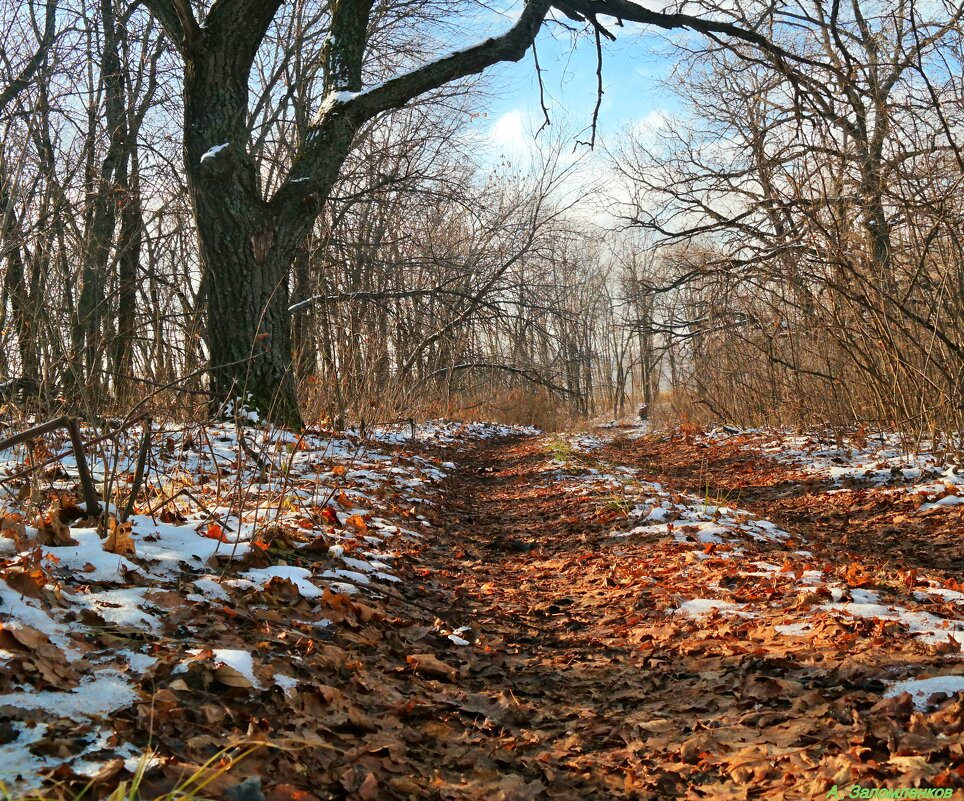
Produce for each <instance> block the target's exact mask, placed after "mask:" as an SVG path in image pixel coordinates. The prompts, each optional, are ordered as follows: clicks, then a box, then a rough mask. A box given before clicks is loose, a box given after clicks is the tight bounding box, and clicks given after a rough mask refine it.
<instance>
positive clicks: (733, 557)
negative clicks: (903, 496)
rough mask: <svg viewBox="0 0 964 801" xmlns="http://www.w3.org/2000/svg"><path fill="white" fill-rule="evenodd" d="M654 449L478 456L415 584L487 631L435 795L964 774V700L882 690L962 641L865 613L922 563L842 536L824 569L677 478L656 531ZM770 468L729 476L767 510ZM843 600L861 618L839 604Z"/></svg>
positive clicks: (703, 789) (441, 509) (584, 792)
mask: <svg viewBox="0 0 964 801" xmlns="http://www.w3.org/2000/svg"><path fill="white" fill-rule="evenodd" d="M656 442H657V440H655V439H654V440H648V441H642V442H626V441H619V440H617V441H616V442H615V443H613V444H610V445H608V446H605V447H603V448H602V449H601V450H600V451H599V452H598V453H595V454H594V453H592V452H585V451H581V450H579V449H574V448H572V446H571V444H569V442H568V441H567V440H566V439H564V438H553V437H532V438H522V439H511V440H501V441H495V442H492V441H489V442H484V443H480V444H478V445H476V446H473V447H472V448H471V449H469V450H466V451H464V452H462V453H461V454H460V455H459V462H460V463H461V464H462V465H463V466H464V467H463V469H462V470H460V471H459V472H457V473H456V474H455V476H453V477H452V478H451V479H450V480H449V483H448V487H447V490H446V492H445V494H444V496H443V499H442V503H441V504H440V505H439V506H438V507H437V510H436V514H435V516H434V519H433V526H434V528H433V529H432V532H433V533H432V534H431V535H430V536H428V537H426V541H425V544H424V545H423V546H422V547H420V548H419V549H418V558H417V563H418V564H420V565H422V566H423V568H422V569H421V572H420V573H419V574H418V577H417V578H416V579H415V580H413V581H410V582H407V583H406V586H407V587H409V588H410V589H409V590H408V591H407V592H406V594H408V595H409V596H411V597H413V600H415V602H416V603H418V604H419V605H420V606H421V607H422V608H432V609H435V610H437V614H438V617H439V619H440V620H441V621H442V622H443V625H444V626H446V627H448V628H449V629H455V628H456V627H457V626H466V625H467V626H469V627H470V631H468V632H464V631H463V632H462V633H461V635H462V636H464V637H466V638H469V639H474V638H475V637H478V640H477V642H475V647H474V648H471V647H469V646H465V647H457V648H455V649H453V651H452V652H451V653H448V654H442V653H441V652H439V655H440V656H441V658H442V659H443V660H445V661H446V663H447V664H453V665H457V673H453V674H452V675H451V676H449V677H448V678H449V679H450V681H451V683H452V684H454V685H456V686H455V687H452V686H448V687H446V689H445V690H444V694H446V695H450V694H451V693H452V692H455V693H457V694H458V695H459V699H460V700H458V701H455V702H452V703H448V704H447V705H443V706H444V708H443V709H439V708H438V707H436V708H435V710H434V711H433V713H432V714H433V724H432V726H431V727H430V730H431V731H432V732H433V736H434V737H435V738H436V739H437V741H438V742H437V747H438V749H439V750H437V751H436V752H434V759H435V762H434V765H433V770H434V772H435V775H436V780H435V783H434V788H435V791H436V792H437V793H438V797H440V798H485V799H490V798H491V799H505V800H506V801H508V799H528V798H533V799H535V798H566V799H568V798H572V799H577V798H578V799H587V798H589V799H591V798H610V797H628V798H647V799H648V798H654V799H655V798H666V797H685V798H694V799H695V798H747V797H754V796H758V795H765V797H767V798H788V799H796V798H813V797H823V795H824V794H825V793H826V792H827V790H828V789H829V787H830V786H832V785H833V784H840V785H841V786H844V785H849V784H851V783H852V782H855V781H863V783H864V786H888V787H901V786H916V785H923V786H930V785H933V786H945V785H946V786H962V785H964V779H962V773H964V748H962V744H961V742H962V734H961V731H962V727H961V724H960V719H961V714H960V713H961V710H962V708H964V701H962V700H961V696H958V697H957V699H958V700H957V701H956V702H955V701H951V702H949V703H946V704H944V706H943V707H940V708H935V707H930V708H929V709H928V714H926V715H925V714H924V713H923V707H922V709H921V710H915V708H914V705H913V703H912V700H911V697H910V696H909V695H904V696H897V697H894V696H895V694H894V693H890V694H889V696H890V697H888V693H887V692H886V690H887V689H888V687H889V685H892V684H893V683H894V681H895V680H896V679H898V678H903V677H905V676H907V675H908V674H910V675H915V676H916V675H918V674H920V673H921V672H922V671H926V670H927V669H929V668H930V669H931V670H932V672H936V673H941V672H947V665H951V666H954V665H956V666H957V669H956V670H954V669H953V667H952V670H954V672H958V673H959V672H961V671H960V669H959V664H960V663H959V656H960V652H959V648H958V649H957V656H956V657H955V656H950V657H949V656H947V654H948V653H949V651H953V650H955V649H954V646H953V641H949V642H950V643H951V644H950V645H947V646H945V645H936V644H935V639H936V636H943V635H942V634H939V635H935V637H931V639H930V640H929V641H928V642H927V643H926V644H925V643H924V642H923V640H924V639H926V635H925V636H924V637H921V638H918V637H917V636H913V637H912V636H909V633H912V632H913V626H911V627H910V629H908V626H907V625H906V619H905V617H902V615H905V614H906V615H910V616H911V619H912V620H914V619H915V618H913V615H915V614H916V615H921V614H923V615H924V616H925V617H924V618H918V619H917V620H918V622H919V620H925V622H926V620H928V618H926V616H927V615H928V613H927V612H923V613H922V612H920V611H919V610H916V609H915V611H914V612H909V611H908V610H907V609H906V608H905V607H904V606H896V607H894V606H891V607H890V608H891V609H893V608H897V609H898V610H899V611H898V613H897V619H896V620H894V619H890V618H889V617H888V615H889V613H887V612H882V613H881V616H882V617H883V619H880V618H879V617H875V616H874V615H873V614H871V613H870V612H872V611H873V610H870V612H868V610H866V609H864V610H862V611H861V610H857V611H856V612H854V610H855V609H857V606H859V604H857V602H866V603H865V604H864V606H867V605H868V604H869V605H871V606H872V605H873V604H875V603H877V602H878V601H879V602H880V603H885V602H893V601H895V600H897V599H896V598H895V597H894V596H897V595H901V598H900V599H899V600H900V603H901V604H907V605H908V606H913V603H914V601H913V598H910V599H909V600H908V597H906V596H908V595H909V593H906V592H902V591H901V588H900V585H901V582H902V581H904V580H905V579H904V578H902V576H901V575H897V574H896V573H894V574H891V575H888V574H886V573H882V574H876V573H873V572H872V568H871V567H868V566H866V565H864V564H862V563H860V564H858V563H856V562H850V563H848V562H847V561H841V557H842V555H841V554H840V553H839V552H838V553H837V554H836V556H835V557H834V555H833V554H832V553H828V554H827V555H828V557H829V558H832V559H835V561H836V565H834V564H832V563H830V562H826V561H824V559H823V558H822V557H821V556H820V555H819V554H814V553H812V552H811V551H807V550H802V549H803V547H804V546H803V544H801V541H800V539H799V538H797V537H791V538H789V539H786V538H784V539H780V538H779V537H776V536H774V537H771V536H761V535H760V534H759V532H764V533H765V532H767V531H770V530H771V529H768V528H764V527H763V526H764V525H768V524H767V523H765V522H764V523H761V524H760V527H759V528H754V526H757V523H756V522H753V521H750V522H746V520H745V519H744V518H743V517H740V516H734V517H729V516H728V515H729V512H728V511H727V512H723V513H721V512H719V511H718V510H715V509H714V508H713V507H712V506H706V501H705V500H704V501H703V503H702V506H701V504H700V503H699V502H697V503H696V504H695V505H694V504H692V503H691V502H692V501H693V500H694V498H693V497H692V496H681V495H677V494H676V492H675V491H674V490H673V488H672V487H662V488H661V490H662V492H663V493H664V496H665V497H666V498H672V503H671V502H670V501H666V502H665V503H663V506H668V505H669V506H671V505H672V504H676V505H677V508H678V509H683V510H685V511H684V519H682V520H680V521H679V522H678V523H677V527H676V528H674V527H673V526H672V525H670V526H669V527H667V526H666V525H665V524H663V525H662V526H660V525H650V526H645V525H644V526H642V527H639V526H637V525H636V524H637V523H639V522H640V521H639V519H635V520H634V519H633V516H634V514H635V513H636V512H638V511H639V508H640V504H642V509H643V512H645V511H646V510H647V509H648V508H650V507H652V506H654V505H656V504H658V501H659V498H652V497H651V498H649V499H648V505H647V503H645V502H643V501H642V499H643V498H645V496H647V495H652V493H653V490H652V485H650V484H649V483H648V480H649V479H653V478H654V477H655V475H654V474H660V475H662V476H663V477H664V478H667V475H666V474H667V471H666V469H661V468H665V466H666V463H665V462H659V461H658V459H659V455H660V454H659V450H658V449H656V450H651V451H647V448H650V449H652V448H654V447H655V443H656ZM647 453H648V454H649V456H652V457H653V459H656V460H657V461H652V460H647ZM663 455H664V456H665V454H663ZM690 456H691V457H692V456H693V454H690ZM681 458H682V457H681ZM764 461H765V460H764ZM639 465H645V470H644V471H642V472H640V473H638V474H635V475H634V474H633V473H632V472H631V471H632V470H633V469H634V468H635V467H638V466H639ZM675 467H676V474H675V476H672V477H669V480H670V481H675V482H676V483H678V484H679V485H680V489H688V490H690V491H693V490H696V489H698V488H697V487H694V486H693V481H692V480H690V481H687V480H686V479H687V476H689V478H690V479H695V478H696V477H697V476H703V477H705V474H707V473H708V472H709V467H708V460H706V459H698V460H697V459H694V460H693V463H692V464H691V465H689V468H688V472H687V471H685V470H682V464H681V462H678V463H677V464H676V466H675ZM717 467H718V468H719V470H720V471H722V472H725V469H724V467H723V463H722V462H721V464H720V465H718V466H717ZM769 467H770V469H771V470H772V471H773V473H774V475H773V482H772V483H774V484H775V485H778V488H777V489H776V490H772V489H770V488H769V483H767V482H766V481H765V482H764V484H765V487H764V488H763V489H758V490H753V489H751V488H750V485H751V484H753V485H756V484H757V483H758V482H759V481H760V479H761V478H762V477H763V476H764V470H763V468H764V462H763V461H761V462H759V463H758V464H756V466H755V468H754V469H753V470H752V471H751V472H752V477H753V480H752V481H748V476H749V473H748V472H747V471H746V470H742V472H741V471H739V470H734V471H731V473H732V476H731V480H732V482H734V486H735V485H736V483H738V482H739V481H740V480H741V478H740V476H741V475H742V481H743V482H744V483H745V484H746V485H747V490H746V493H745V496H746V498H747V499H748V500H750V501H752V504H751V510H752V507H753V506H759V507H760V508H761V509H763V508H769V507H768V506H767V504H768V503H772V502H773V498H774V497H781V496H784V493H786V491H787V488H788V486H796V485H797V484H796V483H795V482H796V481H797V479H794V478H793V477H792V476H790V475H782V474H780V469H779V467H778V466H776V465H774V464H772V463H769ZM627 468H628V469H627ZM768 481H769V480H768ZM782 482H789V484H784V483H782ZM732 489H733V487H731V490H732ZM731 494H735V493H731ZM791 494H792V493H791ZM751 496H753V497H751ZM687 498H688V500H687ZM688 503H689V504H690V505H689V506H687V504H688ZM744 505H745V504H744ZM634 506H635V507H636V508H635V511H631V510H633V507H634ZM694 510H695V511H694ZM677 514H678V512H677ZM686 515H689V517H686ZM638 516H639V515H637V517H638ZM657 519H659V518H657ZM719 524H722V526H721V525H719ZM771 528H772V527H771ZM681 532H682V534H681ZM717 534H722V535H723V536H722V537H720V536H717ZM731 535H732V537H736V536H737V535H739V536H740V537H742V538H743V539H733V538H732V537H731ZM821 550H823V549H822V548H821ZM846 558H847V559H851V558H855V557H854V556H853V554H846ZM425 566H427V567H425ZM924 567H925V566H924V565H921V566H920V568H921V570H923V569H924ZM927 567H930V568H933V569H935V579H939V578H940V575H938V574H940V573H941V572H942V571H941V570H940V566H939V565H927ZM838 568H839V572H840V573H841V577H838V576H837V575H836V573H835V571H836V570H837V569H838ZM874 569H876V568H874ZM915 576H916V574H915ZM838 584H839V585H840V587H841V588H842V589H840V590H839V592H838V591H837V589H834V590H833V591H831V589H830V585H834V586H835V587H836V585H838ZM880 596H884V597H883V599H882V598H881V597H880ZM841 599H843V600H844V601H853V602H854V604H852V605H850V606H851V609H850V610H849V611H848V610H846V609H841V610H833V609H831V608H830V606H829V602H830V601H839V600H841ZM846 606H848V604H844V605H843V607H846ZM837 611H839V612H841V613H840V614H837V613H836V612H837ZM943 611H944V612H945V613H949V614H948V617H951V618H952V620H951V621H950V625H951V626H952V627H956V626H958V625H960V626H962V627H964V623H959V618H961V617H964V615H961V614H954V613H953V612H952V610H949V609H943ZM865 612H866V614H864V613H865ZM941 620H943V618H942V619H941ZM931 622H933V621H931ZM937 625H938V626H944V627H945V628H946V626H947V624H944V623H938V624H937ZM918 628H919V627H918ZM956 633H958V636H959V637H960V633H959V632H956ZM931 634H933V632H931ZM416 673H418V671H416ZM416 680H418V679H416ZM435 683H436V684H437V682H435ZM463 693H465V694H463ZM466 699H468V700H466ZM924 700H926V696H925V698H924ZM938 707H939V704H938ZM955 721H956V722H955Z"/></svg>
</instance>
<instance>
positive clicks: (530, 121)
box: [480, 21, 679, 159]
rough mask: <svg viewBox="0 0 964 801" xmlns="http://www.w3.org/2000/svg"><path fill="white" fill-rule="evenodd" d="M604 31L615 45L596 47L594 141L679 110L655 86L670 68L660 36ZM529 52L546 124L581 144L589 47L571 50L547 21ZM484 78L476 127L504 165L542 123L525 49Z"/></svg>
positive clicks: (583, 42) (591, 80)
mask: <svg viewBox="0 0 964 801" xmlns="http://www.w3.org/2000/svg"><path fill="white" fill-rule="evenodd" d="M509 24H511V22H509V21H506V23H505V25H506V26H508V25H509ZM611 30H612V31H613V32H614V33H615V34H616V35H617V41H616V42H609V41H606V40H604V41H603V89H604V95H603V102H602V106H601V108H600V113H599V124H598V129H597V139H598V138H599V137H601V138H602V139H603V140H604V141H605V140H609V139H611V138H613V137H614V136H615V135H616V134H617V133H618V132H619V131H620V130H622V129H623V128H625V127H627V126H632V127H638V126H640V125H643V124H646V123H652V122H655V121H657V120H658V119H659V118H660V117H661V116H662V115H665V114H672V113H674V112H676V111H678V109H679V101H678V100H677V99H676V98H675V97H674V96H673V94H672V92H670V91H668V90H667V88H666V87H665V86H663V85H662V84H661V82H662V80H663V79H664V78H665V77H666V75H667V74H668V72H669V70H670V69H671V68H672V65H673V58H672V56H671V55H669V53H668V52H667V51H668V47H667V42H666V39H665V38H664V35H663V34H661V33H655V32H653V31H651V30H645V29H643V28H641V27H640V26H629V25H627V26H626V27H625V28H618V27H612V28H611ZM670 35H672V34H670ZM536 47H537V49H538V54H539V65H540V67H541V68H542V72H543V83H544V87H545V93H546V101H547V106H548V107H549V110H550V119H551V120H552V124H553V126H554V127H562V128H564V129H565V130H566V131H567V132H570V131H571V132H573V133H575V134H579V135H578V136H576V137H575V138H578V139H588V137H589V134H590V130H589V126H590V124H591V122H592V114H593V107H594V106H595V103H596V80H597V79H596V50H595V43H594V42H593V40H592V38H591V37H580V38H579V39H578V41H577V42H576V43H575V45H574V43H573V39H572V37H571V36H570V34H569V33H568V32H567V31H565V30H563V29H562V28H561V27H560V26H559V25H557V24H551V23H550V24H549V25H548V26H547V27H546V28H544V29H543V31H542V32H541V33H540V35H539V38H538V40H537V42H536ZM488 78H489V80H490V82H491V85H492V87H493V90H492V97H491V100H490V101H489V103H488V104H487V106H488V115H487V117H486V118H484V119H483V120H482V121H481V122H480V125H482V126H484V127H485V129H486V132H487V135H488V138H489V139H490V141H491V142H492V144H493V145H494V146H495V151H496V152H498V151H500V150H501V151H503V153H504V155H505V156H506V157H507V158H509V159H512V157H513V156H514V155H515V154H516V153H518V152H520V151H523V150H526V149H529V148H531V147H532V146H533V142H532V134H533V132H534V131H536V130H538V128H539V126H540V125H541V124H542V122H543V114H542V111H541V109H540V105H539V86H538V81H537V79H536V70H535V65H534V62H533V58H532V52H531V50H530V52H529V53H527V54H526V57H525V58H524V59H523V60H522V61H520V62H519V63H518V64H512V63H509V64H500V65H498V66H496V67H493V68H492V70H491V71H490V72H489V74H488ZM579 132H582V133H581V134H580V133H579Z"/></svg>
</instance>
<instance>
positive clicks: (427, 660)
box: [405, 654, 458, 681]
mask: <svg viewBox="0 0 964 801" xmlns="http://www.w3.org/2000/svg"><path fill="white" fill-rule="evenodd" d="M405 661H406V662H408V664H409V665H411V666H412V669H413V670H414V671H415V672H416V673H422V674H424V675H426V676H432V677H434V678H437V679H448V680H449V681H455V677H456V676H457V675H458V671H457V670H456V669H455V668H454V667H452V666H451V665H446V664H445V663H444V662H442V661H441V660H440V659H439V658H438V657H437V656H435V654H411V655H410V656H408V657H406V658H405Z"/></svg>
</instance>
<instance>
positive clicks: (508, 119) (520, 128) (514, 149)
mask: <svg viewBox="0 0 964 801" xmlns="http://www.w3.org/2000/svg"><path fill="white" fill-rule="evenodd" d="M489 139H490V140H491V141H492V144H493V145H495V147H497V148H499V149H500V150H501V151H502V152H504V153H505V154H506V155H522V154H525V153H528V152H529V151H530V150H531V149H532V145H533V142H532V134H531V133H528V132H527V130H526V123H525V114H524V112H523V111H522V109H519V108H515V109H512V110H511V111H508V112H506V113H505V114H503V115H502V116H501V117H499V118H498V119H497V120H496V121H495V122H494V123H493V124H492V127H491V128H490V129H489Z"/></svg>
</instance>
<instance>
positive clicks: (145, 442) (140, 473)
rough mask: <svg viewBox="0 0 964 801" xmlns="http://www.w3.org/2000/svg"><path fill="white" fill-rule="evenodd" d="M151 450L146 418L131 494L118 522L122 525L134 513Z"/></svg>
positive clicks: (148, 423)
mask: <svg viewBox="0 0 964 801" xmlns="http://www.w3.org/2000/svg"><path fill="white" fill-rule="evenodd" d="M150 449H151V418H150V417H148V418H146V419H145V420H144V436H143V437H141V448H140V451H138V454H137V467H135V468H134V481H133V483H132V484H131V494H130V497H129V498H128V499H127V506H125V507H124V512H123V514H122V516H121V519H120V521H119V522H121V523H123V522H124V521H126V520H127V518H129V517H130V516H131V512H133V511H134V501H135V500H136V498H137V493H139V492H140V491H141V484H143V483H144V468H145V467H146V466H147V454H148V453H149V452H150Z"/></svg>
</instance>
